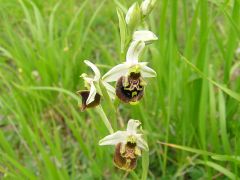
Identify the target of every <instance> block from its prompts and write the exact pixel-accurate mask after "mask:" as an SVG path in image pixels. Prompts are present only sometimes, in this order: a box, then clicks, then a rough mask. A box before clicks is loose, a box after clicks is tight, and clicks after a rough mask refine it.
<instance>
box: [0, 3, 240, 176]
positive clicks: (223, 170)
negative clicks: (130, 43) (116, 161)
mask: <svg viewBox="0 0 240 180" xmlns="http://www.w3.org/2000/svg"><path fill="white" fill-rule="evenodd" d="M133 2H135V1H133V0H129V1H128V0H85V1H83V0H67V1H59V0H48V1H42V0H0V179H24V180H25V179H47V180H52V179H63V180H66V179H138V178H141V172H142V166H141V159H139V161H138V166H137V168H136V170H135V172H132V173H126V172H124V171H122V170H119V169H116V168H115V167H114V165H113V163H112V156H113V152H114V148H113V147H107V146H104V147H100V146H99V145H98V141H99V140H100V139H101V138H102V137H104V136H106V135H107V134H108V131H107V129H106V127H105V126H104V124H103V122H102V121H101V119H100V117H99V116H98V114H97V113H96V112H95V110H94V109H89V110H87V111H86V112H80V109H79V107H78V102H77V101H76V100H74V99H73V98H72V97H71V96H69V94H70V93H71V92H72V93H75V92H76V91H77V90H79V89H83V81H82V79H81V78H80V77H79V76H80V75H81V74H82V73H83V72H87V73H89V74H90V73H91V71H90V70H89V69H88V68H87V67H86V66H85V65H84V63H83V60H85V59H89V60H91V61H92V62H94V63H96V64H97V65H98V66H99V68H101V70H102V74H103V73H104V72H106V71H108V70H109V69H110V68H111V67H112V66H114V65H116V64H118V63H120V62H123V61H124V58H121V53H120V37H119V29H118V19H117V14H116V7H122V8H124V7H125V8H126V9H125V10H127V8H128V7H130V5H131V4H132V3H133ZM138 2H139V3H141V1H138ZM239 19H240V1H239V0H157V6H156V8H155V9H154V10H153V13H152V14H151V16H150V18H149V19H148V22H149V25H150V29H151V31H153V32H154V33H155V34H157V36H158V37H159V40H158V41H157V42H155V43H154V44H153V45H151V46H150V48H149V50H148V51H147V52H146V53H145V56H144V57H143V58H142V60H144V61H149V66H150V67H152V68H153V69H155V70H156V72H157V73H158V76H157V78H155V79H154V78H153V79H151V80H150V81H148V85H147V87H146V91H145V96H144V98H143V100H142V101H141V103H140V104H138V105H136V106H130V105H124V104H120V105H119V111H118V112H116V113H112V112H111V110H110V109H109V107H108V104H106V103H105V104H104V101H103V102H102V104H103V108H104V110H105V111H106V114H107V116H108V117H109V119H110V121H111V122H112V123H113V124H114V129H115V130H117V129H125V127H124V126H123V124H126V122H127V121H128V120H129V119H130V118H133V119H139V120H140V121H141V122H142V124H143V129H144V130H145V133H146V135H147V139H148V143H149V148H150V151H149V171H148V178H149V179H237V177H240V168H239V167H240V165H239V164H240V157H239V154H240V110H239V101H240V98H239V92H240V78H239V75H240V61H239V60H240V50H239V48H240V44H239V39H240V20H239ZM196 68H197V71H196ZM215 82H217V83H219V84H221V86H220V87H221V88H219V87H217V86H215V85H216V84H215V85H214V83H215ZM230 89H231V91H230ZM121 122H122V123H121ZM161 142H165V143H170V144H177V145H179V146H175V145H171V146H169V144H162V143H161Z"/></svg>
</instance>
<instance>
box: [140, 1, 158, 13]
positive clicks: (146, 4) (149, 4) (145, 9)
mask: <svg viewBox="0 0 240 180" xmlns="http://www.w3.org/2000/svg"><path fill="white" fill-rule="evenodd" d="M155 3H156V0H144V1H143V2H142V4H141V11H142V14H143V16H147V15H149V14H150V13H151V11H152V9H153V8H154V5H155Z"/></svg>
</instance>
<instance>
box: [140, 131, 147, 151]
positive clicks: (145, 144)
mask: <svg viewBox="0 0 240 180" xmlns="http://www.w3.org/2000/svg"><path fill="white" fill-rule="evenodd" d="M137 146H138V147H139V148H141V149H143V150H145V151H148V150H149V148H148V144H147V142H146V141H145V140H144V139H143V138H142V135H141V137H138V138H137Z"/></svg>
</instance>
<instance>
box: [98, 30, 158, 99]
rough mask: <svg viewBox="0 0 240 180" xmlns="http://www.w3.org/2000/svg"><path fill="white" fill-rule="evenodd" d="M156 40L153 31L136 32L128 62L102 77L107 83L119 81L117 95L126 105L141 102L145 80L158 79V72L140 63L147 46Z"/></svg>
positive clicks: (127, 58) (127, 55) (130, 47)
mask: <svg viewBox="0 0 240 180" xmlns="http://www.w3.org/2000/svg"><path fill="white" fill-rule="evenodd" d="M154 40H157V36H156V35H155V34H154V33H152V32H151V31H148V30H141V31H136V32H134V34H133V41H132V42H131V44H130V46H129V49H128V51H127V54H126V62H124V63H122V64H118V65H117V66H115V67H113V68H112V69H110V70H109V71H108V72H107V73H106V74H105V75H104V76H103V77H102V79H103V80H104V81H105V82H113V81H117V85H116V95H117V96H118V98H119V99H120V100H122V101H123V102H125V103H135V102H137V101H139V100H140V99H141V98H142V97H143V89H144V86H145V85H146V83H145V81H144V78H150V77H156V72H155V71H154V70H153V69H151V68H149V67H148V66H147V64H148V63H147V62H139V61H138V60H139V56H140V54H141V53H142V51H143V49H144V48H145V46H146V44H149V43H151V42H152V41H154Z"/></svg>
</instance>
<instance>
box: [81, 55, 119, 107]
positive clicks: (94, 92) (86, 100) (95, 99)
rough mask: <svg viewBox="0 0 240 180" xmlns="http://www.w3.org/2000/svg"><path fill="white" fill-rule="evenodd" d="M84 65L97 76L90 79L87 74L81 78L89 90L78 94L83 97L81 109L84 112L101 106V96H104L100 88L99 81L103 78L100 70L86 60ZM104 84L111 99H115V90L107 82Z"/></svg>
mask: <svg viewBox="0 0 240 180" xmlns="http://www.w3.org/2000/svg"><path fill="white" fill-rule="evenodd" d="M84 63H85V64H86V65H87V66H89V67H90V68H91V69H92V70H93V72H94V74H95V75H94V77H89V76H88V75H87V74H85V73H83V74H82V75H81V77H82V78H83V79H84V82H85V87H86V88H87V89H88V90H81V91H78V94H79V95H81V97H82V107H81V109H82V110H85V109H86V108H90V107H95V106H97V105H99V103H100V99H101V94H102V93H101V89H100V87H99V81H100V78H101V74H100V71H99V69H98V68H97V66H96V65H95V64H93V63H91V62H90V61H88V60H85V61H84ZM102 83H103V85H104V86H105V88H106V90H107V92H108V94H109V96H110V97H111V98H114V91H115V89H114V88H113V87H112V86H111V85H110V84H108V83H107V82H104V81H102Z"/></svg>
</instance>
